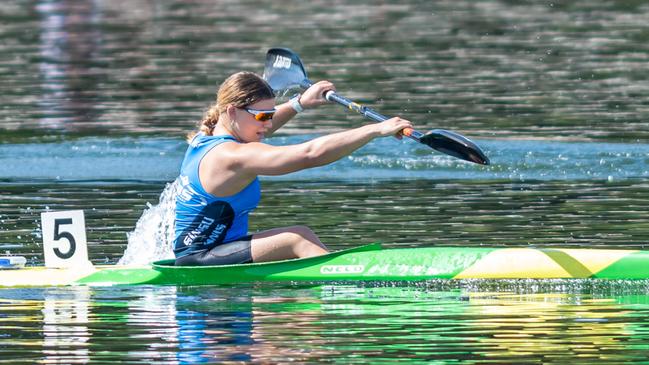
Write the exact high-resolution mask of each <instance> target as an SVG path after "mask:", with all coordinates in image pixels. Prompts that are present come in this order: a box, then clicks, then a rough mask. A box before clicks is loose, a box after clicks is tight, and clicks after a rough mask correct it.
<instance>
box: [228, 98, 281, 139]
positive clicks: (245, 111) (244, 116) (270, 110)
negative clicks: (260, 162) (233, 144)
mask: <svg viewBox="0 0 649 365" xmlns="http://www.w3.org/2000/svg"><path fill="white" fill-rule="evenodd" d="M274 110H275V99H274V98H273V99H264V100H260V101H258V102H256V103H254V104H250V105H248V106H247V107H245V108H236V112H235V113H236V116H235V118H234V121H233V123H232V129H233V132H234V133H236V137H238V139H239V140H240V141H241V142H259V141H261V140H262V139H263V138H264V137H265V135H266V133H267V132H268V130H270V128H271V127H272V126H273V123H272V119H271V118H272V116H273V114H274Z"/></svg>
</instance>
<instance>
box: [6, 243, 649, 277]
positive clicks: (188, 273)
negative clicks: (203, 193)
mask: <svg viewBox="0 0 649 365" xmlns="http://www.w3.org/2000/svg"><path fill="white" fill-rule="evenodd" d="M528 278H529V279H586V278H593V279H614V280H618V279H622V280H626V279H649V251H643V250H603V249H555V248H552V249H533V248H487V247H426V248H401V249H382V248H381V246H380V245H379V244H372V245H367V246H362V247H358V248H354V249H349V250H343V251H339V252H334V253H330V254H328V255H323V256H318V257H312V258H307V259H295V260H285V261H277V262H269V263H253V264H241V265H224V266H201V267H188V266H173V260H163V261H158V262H154V263H153V264H151V265H149V266H142V267H127V266H98V267H89V268H84V269H44V268H29V267H28V268H24V269H16V270H3V271H0V286H50V285H92V286H102V285H142V284H150V285H220V284H236V283H243V282H266V281H275V282H277V281H281V282H300V281H319V282H320V281H324V282H336V281H358V280H364V281H413V280H427V279H528Z"/></svg>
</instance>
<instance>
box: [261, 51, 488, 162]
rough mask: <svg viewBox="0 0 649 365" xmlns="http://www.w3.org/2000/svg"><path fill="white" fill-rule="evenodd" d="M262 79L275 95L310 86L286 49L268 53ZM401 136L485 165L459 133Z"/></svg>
mask: <svg viewBox="0 0 649 365" xmlns="http://www.w3.org/2000/svg"><path fill="white" fill-rule="evenodd" d="M264 79H265V80H266V81H267V82H268V84H269V85H270V87H271V88H273V90H274V91H275V92H278V93H281V92H285V91H287V90H290V89H307V88H309V86H311V85H313V83H312V82H311V80H309V78H308V77H307V75H306V70H305V68H304V65H302V61H301V60H300V57H299V56H298V55H297V53H295V52H293V51H292V50H290V49H288V48H271V49H269V50H268V53H266V65H265V67H264ZM325 98H326V99H327V100H329V101H332V102H335V103H338V104H340V105H342V106H345V107H347V108H349V109H350V110H353V111H355V112H357V113H360V114H362V115H364V116H365V117H367V118H369V119H372V120H374V121H376V122H383V121H385V120H387V119H390V118H389V117H386V116H384V115H382V114H380V113H378V112H377V111H375V110H373V109H371V108H368V107H366V106H364V105H360V104H358V103H356V102H354V101H352V100H349V99H347V98H345V97H343V96H340V95H338V94H337V93H335V92H334V91H331V90H330V91H327V92H326V93H325ZM402 133H403V135H404V136H406V137H410V138H411V139H414V140H415V141H417V142H419V143H422V144H425V145H427V146H429V147H430V148H432V149H434V150H437V151H439V152H442V153H445V154H447V155H450V156H454V157H457V158H459V159H462V160H465V161H470V162H473V163H477V164H481V165H489V158H488V157H487V156H486V155H485V154H484V152H482V150H481V149H480V147H478V146H477V145H476V144H475V143H473V141H471V140H470V139H468V138H466V137H464V136H463V135H461V134H459V133H455V132H451V131H448V130H445V129H433V130H432V131H429V132H428V133H421V132H419V131H416V130H414V129H411V128H406V129H404V130H403V131H402Z"/></svg>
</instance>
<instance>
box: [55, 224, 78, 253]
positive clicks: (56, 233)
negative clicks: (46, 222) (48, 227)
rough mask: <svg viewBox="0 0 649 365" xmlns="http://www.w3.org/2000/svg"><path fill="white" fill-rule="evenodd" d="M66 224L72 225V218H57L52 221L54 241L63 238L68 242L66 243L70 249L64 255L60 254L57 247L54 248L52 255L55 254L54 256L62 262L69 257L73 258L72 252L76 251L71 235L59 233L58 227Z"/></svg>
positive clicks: (75, 244)
mask: <svg viewBox="0 0 649 365" xmlns="http://www.w3.org/2000/svg"><path fill="white" fill-rule="evenodd" d="M67 224H72V218H59V219H55V220H54V241H58V240H60V239H62V238H65V239H66V240H68V242H70V249H69V250H68V251H67V252H65V253H63V252H61V250H59V248H58V247H54V253H55V254H56V256H58V257H60V258H62V259H64V260H67V259H69V258H70V257H72V256H74V251H76V249H77V242H76V241H75V240H74V236H73V235H72V233H70V232H66V231H63V232H60V231H59V227H60V226H62V225H67Z"/></svg>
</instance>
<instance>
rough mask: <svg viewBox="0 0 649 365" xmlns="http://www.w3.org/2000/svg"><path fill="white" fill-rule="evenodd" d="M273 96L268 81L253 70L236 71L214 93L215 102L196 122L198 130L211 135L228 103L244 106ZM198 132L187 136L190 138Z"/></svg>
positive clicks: (238, 106)
mask: <svg viewBox="0 0 649 365" xmlns="http://www.w3.org/2000/svg"><path fill="white" fill-rule="evenodd" d="M274 97H275V93H274V92H273V89H271V87H270V86H269V85H268V83H267V82H266V81H265V80H264V79H263V78H261V76H259V75H257V74H256V73H254V72H245V71H244V72H237V73H235V74H233V75H231V76H230V77H228V78H227V79H225V81H223V83H222V84H221V86H220V87H219V90H218V92H217V93H216V102H215V103H214V104H212V105H211V106H210V107H209V109H208V110H207V112H205V115H204V116H203V119H202V120H201V121H200V122H199V123H198V132H202V133H204V134H205V135H208V136H211V135H212V132H213V131H214V127H215V126H216V124H217V123H218V122H219V115H221V113H224V112H225V110H226V109H227V107H228V105H233V106H234V107H236V108H244V107H246V106H248V105H250V104H254V103H256V102H258V101H261V100H265V99H271V98H274ZM198 132H193V133H191V134H190V135H189V136H188V139H189V140H191V139H192V138H193V137H194V136H195V135H196V134H197V133H198Z"/></svg>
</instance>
